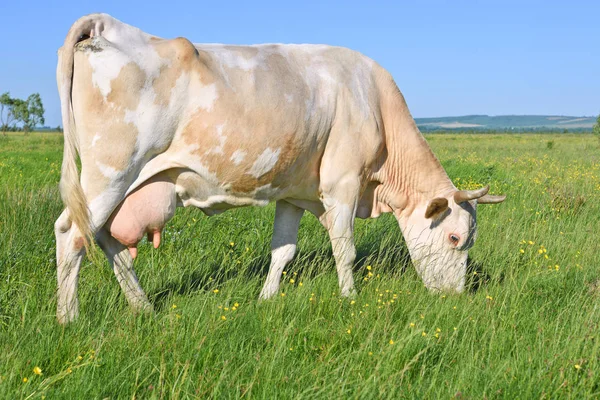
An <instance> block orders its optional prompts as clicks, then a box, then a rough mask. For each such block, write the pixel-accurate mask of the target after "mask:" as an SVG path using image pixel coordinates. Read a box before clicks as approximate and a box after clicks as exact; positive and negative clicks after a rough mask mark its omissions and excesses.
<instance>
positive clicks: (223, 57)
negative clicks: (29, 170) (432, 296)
mask: <svg viewBox="0 0 600 400" xmlns="http://www.w3.org/2000/svg"><path fill="white" fill-rule="evenodd" d="M57 83H58V90H59V95H60V101H61V109H62V123H63V128H64V156H63V163H62V170H61V180H60V192H61V197H62V199H63V202H64V204H65V210H64V211H63V213H62V214H61V215H60V217H59V218H58V219H57V221H56V223H55V234H56V258H57V267H58V269H57V278H58V293H57V297H58V299H57V317H58V321H59V322H60V323H67V322H70V321H72V320H74V319H75V318H76V317H77V316H78V312H79V307H78V301H77V294H76V293H77V282H78V274H79V269H80V265H81V261H82V258H83V257H84V255H85V253H86V251H88V250H89V244H90V243H91V241H92V240H94V239H95V240H96V242H97V243H98V245H99V247H100V248H101V249H102V251H103V252H104V253H105V255H106V257H107V258H108V260H109V263H110V264H111V266H112V268H113V270H114V273H115V275H116V277H117V280H118V281H119V284H120V285H121V287H122V289H123V292H124V294H125V297H126V299H127V301H128V303H129V304H130V306H131V307H132V308H133V309H134V310H138V311H144V310H152V305H151V303H150V302H149V301H148V298H147V297H146V295H145V293H144V291H143V290H142V288H141V286H140V284H139V282H138V279H137V277H136V274H135V272H134V270H133V260H134V258H135V256H136V255H137V244H138V243H139V241H140V240H141V239H142V238H143V237H144V235H148V238H149V240H150V241H152V242H153V243H154V246H155V247H158V246H159V244H160V239H161V231H162V229H163V228H164V226H165V224H166V223H167V222H168V220H169V219H170V218H171V217H173V215H174V213H175V209H176V207H178V206H183V207H196V208H199V209H200V210H202V211H203V212H204V213H205V214H207V215H209V216H210V215H213V214H217V213H220V212H222V211H225V210H227V209H230V208H234V207H242V206H265V205H267V204H269V203H270V202H276V210H275V223H274V231H273V238H272V243H271V250H272V256H271V263H270V267H269V272H268V275H267V278H266V282H265V284H264V287H263V288H262V291H261V292H260V298H261V299H268V298H270V297H272V296H273V295H275V294H276V293H277V292H278V289H279V283H280V279H281V275H282V271H283V269H284V268H285V266H286V265H287V264H288V263H289V262H290V261H291V260H292V258H293V257H294V254H295V252H296V242H297V234H298V227H299V223H300V219H301V217H302V215H303V213H304V211H305V210H308V211H309V212H310V213H312V214H314V215H315V216H316V217H317V218H318V220H319V221H320V222H321V224H322V225H323V226H324V227H325V229H326V230H327V231H328V233H329V237H330V240H331V244H332V249H333V256H334V258H335V262H336V269H337V274H338V282H339V288H340V292H341V296H353V295H354V293H355V289H354V281H353V277H352V266H353V263H354V260H355V258H356V251H355V246H354V239H353V228H354V220H355V218H356V217H358V218H376V217H378V216H379V215H380V214H381V213H393V214H394V216H395V218H396V219H397V222H398V224H399V226H400V229H401V231H402V234H403V236H404V238H405V241H406V244H407V246H408V250H409V254H410V256H411V259H412V262H413V264H414V266H415V267H416V270H417V272H418V274H419V275H420V277H421V278H422V280H423V282H424V284H425V286H426V287H427V288H429V289H430V290H432V291H455V292H461V291H463V290H464V288H465V275H466V262H467V253H468V249H469V248H470V247H471V246H473V243H474V241H475V234H476V206H477V204H491V203H499V202H501V201H503V200H504V198H505V197H504V196H493V195H490V194H488V190H489V187H484V188H481V189H478V190H470V191H464V190H457V188H456V187H455V186H454V185H453V184H452V182H451V180H450V179H449V177H448V175H447V174H446V172H445V171H444V169H443V168H442V166H441V164H440V162H439V161H438V160H437V158H436V157H435V156H434V154H433V153H432V151H431V150H430V148H429V146H428V144H427V142H426V141H425V139H424V138H423V136H422V135H421V133H420V132H419V129H418V128H417V126H416V124H415V122H414V120H413V118H412V116H411V114H410V112H409V110H408V107H407V105H406V102H405V100H404V97H403V96H402V94H401V92H400V91H399V89H398V87H397V86H396V84H395V82H394V80H393V78H392V76H391V75H390V74H389V73H388V72H387V71H386V70H385V69H383V68H382V67H381V66H379V65H378V64H377V63H375V62H374V61H373V60H371V59H369V58H367V57H366V56H364V55H362V54H360V53H358V52H355V51H352V50H349V49H346V48H340V47H331V46H325V45H304V44H303V45H282V44H265V45H252V46H233V45H220V44H193V43H191V42H190V41H189V40H187V39H185V38H182V37H179V38H176V39H163V38H160V37H157V36H153V35H150V34H147V33H145V32H143V31H141V30H140V29H138V28H135V27H133V26H130V25H127V24H125V23H123V22H120V21H118V20H116V19H114V18H113V17H111V16H109V15H106V14H91V15H88V16H84V17H82V18H80V19H79V20H77V21H76V22H75V23H74V24H73V26H72V27H71V28H70V30H69V32H68V35H67V37H66V39H65V42H64V45H63V46H62V47H61V48H60V49H59V51H58V67H57ZM77 158H79V159H80V162H81V170H79V168H78V166H77Z"/></svg>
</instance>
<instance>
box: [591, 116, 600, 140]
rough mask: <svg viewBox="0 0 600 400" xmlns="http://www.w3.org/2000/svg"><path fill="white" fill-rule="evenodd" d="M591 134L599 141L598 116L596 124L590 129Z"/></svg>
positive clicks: (599, 117) (599, 124)
mask: <svg viewBox="0 0 600 400" xmlns="http://www.w3.org/2000/svg"><path fill="white" fill-rule="evenodd" d="M592 132H594V135H596V137H597V138H598V140H600V114H599V115H598V118H597V119H596V124H595V125H594V127H593V128H592Z"/></svg>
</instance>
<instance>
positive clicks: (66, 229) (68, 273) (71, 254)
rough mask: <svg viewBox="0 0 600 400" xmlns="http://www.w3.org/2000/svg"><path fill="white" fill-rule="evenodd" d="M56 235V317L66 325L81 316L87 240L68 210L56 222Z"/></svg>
mask: <svg viewBox="0 0 600 400" xmlns="http://www.w3.org/2000/svg"><path fill="white" fill-rule="evenodd" d="M54 234H55V236H56V263H57V274H56V275H57V279H58V293H57V308H56V316H57V319H58V322H59V323H61V324H66V323H68V322H71V321H73V320H74V319H75V318H77V316H78V315H79V302H78V300H77V284H78V281H79V268H80V267H81V261H82V260H83V256H84V255H85V240H84V238H83V236H82V234H81V232H80V231H79V229H78V228H77V226H75V225H74V224H72V223H71V220H70V219H69V216H68V213H67V210H65V211H63V212H62V214H61V215H60V217H58V219H57V220H56V223H55V224H54Z"/></svg>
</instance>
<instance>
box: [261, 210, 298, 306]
mask: <svg viewBox="0 0 600 400" xmlns="http://www.w3.org/2000/svg"><path fill="white" fill-rule="evenodd" d="M303 213H304V210H303V209H301V208H299V207H296V206H295V205H293V204H290V203H288V202H287V201H284V200H279V201H278V202H277V206H276V209H275V224H274V227H273V239H272V240H271V265H270V267H269V274H268V275H267V280H266V281H265V285H264V286H263V289H262V291H261V292H260V298H261V299H268V298H270V297H272V296H273V295H274V294H275V293H277V292H278V291H279V283H280V281H281V273H282V272H283V269H284V268H285V266H286V265H287V264H288V263H289V262H290V261H292V259H293V258H294V254H295V253H296V243H297V241H298V227H299V226H300V219H301V218H302V214H303Z"/></svg>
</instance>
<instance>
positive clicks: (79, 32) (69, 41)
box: [56, 14, 103, 246]
mask: <svg viewBox="0 0 600 400" xmlns="http://www.w3.org/2000/svg"><path fill="white" fill-rule="evenodd" d="M101 20H102V16H101V15H98V14H95V15H88V16H86V17H83V18H81V19H79V20H78V21H77V22H75V24H73V26H72V27H71V29H70V30H69V33H68V34H67V38H66V39H65V43H64V45H63V47H62V48H60V49H59V50H58V67H57V71H56V81H57V84H58V93H59V95H60V105H61V110H62V123H63V131H64V153H63V162H62V170H61V178H60V193H61V197H62V200H63V203H64V205H65V207H66V208H67V210H68V213H69V217H70V219H71V221H72V222H73V223H74V224H75V225H77V228H79V230H80V232H81V234H82V235H83V237H84V238H85V239H86V246H87V243H88V239H90V238H91V237H92V232H93V229H92V226H91V222H90V212H89V209H88V206H87V200H86V197H85V194H84V192H83V188H82V186H81V182H80V179H79V170H78V167H77V156H78V155H79V154H80V152H79V150H80V149H79V139H78V135H77V132H76V124H75V118H74V115H73V104H72V98H71V93H72V87H73V73H74V64H73V60H74V57H75V45H76V44H77V43H78V42H79V41H80V40H81V39H82V38H85V37H86V36H87V37H90V36H92V35H93V30H94V28H95V27H96V29H97V26H98V24H102V22H103V21H101Z"/></svg>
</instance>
